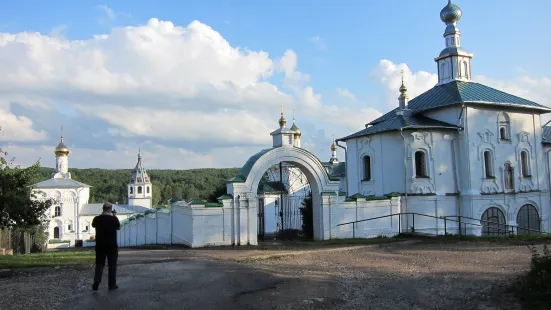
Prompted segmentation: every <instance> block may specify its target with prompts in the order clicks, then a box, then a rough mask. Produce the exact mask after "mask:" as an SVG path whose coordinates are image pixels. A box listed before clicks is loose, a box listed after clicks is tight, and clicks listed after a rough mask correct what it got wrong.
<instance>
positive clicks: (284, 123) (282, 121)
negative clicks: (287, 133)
mask: <svg viewBox="0 0 551 310" xmlns="http://www.w3.org/2000/svg"><path fill="white" fill-rule="evenodd" d="M285 125H287V120H286V119H285V117H283V113H281V117H280V118H279V126H280V127H285Z"/></svg>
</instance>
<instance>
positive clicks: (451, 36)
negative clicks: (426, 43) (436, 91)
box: [434, 0, 473, 85]
mask: <svg viewBox="0 0 551 310" xmlns="http://www.w3.org/2000/svg"><path fill="white" fill-rule="evenodd" d="M462 15H463V12H462V11H461V9H460V8H459V7H458V6H457V5H455V4H453V3H452V0H448V5H446V6H445V7H444V8H443V9H442V10H441V11H440V19H441V20H442V21H443V22H444V23H445V24H446V30H445V31H444V39H445V40H446V47H445V48H444V49H443V50H442V52H440V55H438V57H436V58H435V59H434V60H435V61H436V63H437V64H438V84H437V85H441V84H446V83H449V82H453V81H470V80H471V76H472V72H471V59H472V57H473V55H472V54H470V53H468V52H467V51H466V50H465V49H464V48H462V47H461V33H460V32H459V28H458V27H457V22H459V20H460V19H461V16H462Z"/></svg>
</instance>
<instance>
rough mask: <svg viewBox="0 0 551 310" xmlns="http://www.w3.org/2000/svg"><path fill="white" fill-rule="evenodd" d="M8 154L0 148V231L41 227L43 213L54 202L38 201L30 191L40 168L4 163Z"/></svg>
mask: <svg viewBox="0 0 551 310" xmlns="http://www.w3.org/2000/svg"><path fill="white" fill-rule="evenodd" d="M7 154H8V153H7V152H5V151H3V150H2V149H0V228H11V227H18V228H25V229H28V228H31V227H35V226H39V227H44V225H45V222H46V220H47V218H46V211H47V210H48V209H49V208H50V206H51V205H52V204H53V203H54V201H53V200H52V199H49V198H44V199H38V198H40V197H38V195H39V193H37V192H36V191H32V187H31V186H32V184H34V183H35V182H36V181H37V180H38V179H39V177H40V173H39V171H40V165H39V163H38V162H36V163H35V164H34V165H32V166H30V167H27V168H21V167H20V166H14V165H13V163H12V162H10V163H8V162H7V161H6V159H5V156H6V155H7Z"/></svg>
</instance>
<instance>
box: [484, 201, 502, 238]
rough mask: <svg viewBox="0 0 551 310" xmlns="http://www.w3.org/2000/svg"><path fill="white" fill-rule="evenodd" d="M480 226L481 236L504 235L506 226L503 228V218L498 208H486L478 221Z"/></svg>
mask: <svg viewBox="0 0 551 310" xmlns="http://www.w3.org/2000/svg"><path fill="white" fill-rule="evenodd" d="M480 222H481V223H480V224H481V225H482V235H483V236H498V235H505V234H506V233H507V226H505V216H504V215H503V212H501V210H500V209H499V208H496V207H491V208H488V209H487V210H486V211H485V212H484V213H483V214H482V218H481V219H480Z"/></svg>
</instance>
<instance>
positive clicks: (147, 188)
mask: <svg viewBox="0 0 551 310" xmlns="http://www.w3.org/2000/svg"><path fill="white" fill-rule="evenodd" d="M146 190H147V193H148V194H149V186H147V187H146Z"/></svg>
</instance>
